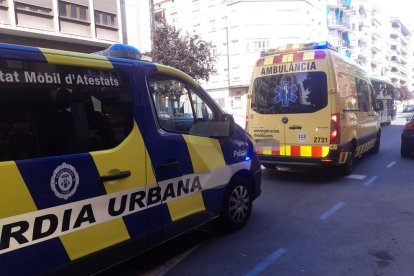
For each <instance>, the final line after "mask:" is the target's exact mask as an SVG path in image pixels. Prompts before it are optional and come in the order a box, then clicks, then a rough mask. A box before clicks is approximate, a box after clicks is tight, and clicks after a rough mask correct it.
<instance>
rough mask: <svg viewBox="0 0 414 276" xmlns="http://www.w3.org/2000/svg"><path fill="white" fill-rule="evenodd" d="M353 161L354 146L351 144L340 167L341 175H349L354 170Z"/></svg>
mask: <svg viewBox="0 0 414 276" xmlns="http://www.w3.org/2000/svg"><path fill="white" fill-rule="evenodd" d="M354 162H355V147H354V146H353V145H352V146H351V148H350V149H349V155H348V158H347V159H346V162H345V164H343V165H342V166H341V167H340V170H341V173H342V174H343V175H350V174H351V173H352V172H353V171H354Z"/></svg>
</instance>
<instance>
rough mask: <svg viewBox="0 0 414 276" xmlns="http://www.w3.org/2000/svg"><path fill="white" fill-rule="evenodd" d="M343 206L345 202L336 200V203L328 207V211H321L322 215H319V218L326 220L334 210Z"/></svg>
mask: <svg viewBox="0 0 414 276" xmlns="http://www.w3.org/2000/svg"><path fill="white" fill-rule="evenodd" d="M344 206H345V202H338V203H337V204H335V206H334V207H332V208H331V209H329V210H328V211H326V212H325V213H323V214H322V216H320V217H319V219H321V220H326V219H328V218H330V217H331V216H332V215H333V214H334V213H335V212H336V211H338V210H339V209H341V208H342V207H344Z"/></svg>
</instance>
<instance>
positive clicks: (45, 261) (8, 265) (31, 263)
mask: <svg viewBox="0 0 414 276" xmlns="http://www.w3.org/2000/svg"><path fill="white" fill-rule="evenodd" d="M69 261H70V259H69V257H68V255H67V254H66V251H65V249H64V247H63V246H62V243H61V242H60V240H59V238H55V239H51V240H48V241H44V242H41V243H38V244H34V245H30V246H27V247H24V248H21V249H18V250H14V251H11V252H8V253H5V254H2V255H0V264H2V265H0V275H39V274H41V273H44V272H46V271H52V270H55V269H57V268H60V267H62V266H65V265H67V264H68V263H69Z"/></svg>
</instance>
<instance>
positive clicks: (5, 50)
mask: <svg viewBox="0 0 414 276" xmlns="http://www.w3.org/2000/svg"><path fill="white" fill-rule="evenodd" d="M0 59H12V60H22V61H30V62H45V63H46V62H47V60H46V58H45V56H44V55H43V54H42V52H41V51H40V50H39V49H38V48H35V47H28V46H20V45H12V44H5V43H0Z"/></svg>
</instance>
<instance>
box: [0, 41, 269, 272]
mask: <svg viewBox="0 0 414 276" xmlns="http://www.w3.org/2000/svg"><path fill="white" fill-rule="evenodd" d="M0 176H1V178H0V183H1V186H0V263H1V264H2V265H1V266H0V274H1V275H33V274H43V273H53V272H59V271H60V270H61V269H63V270H64V271H66V272H67V271H74V270H77V269H82V270H81V271H82V272H83V273H85V274H89V273H93V272H96V271H97V270H99V269H102V267H99V266H109V265H113V264H115V263H117V262H120V261H122V260H124V259H125V258H127V257H130V256H131V255H133V254H137V253H138V252H141V251H142V250H145V249H148V248H150V247H153V246H155V245H158V244H160V243H162V242H164V241H166V240H168V239H171V238H172V237H174V236H176V235H178V234H180V233H183V232H185V231H187V230H189V229H191V228H194V227H197V226H200V225H201V224H204V223H206V222H208V221H210V220H212V219H215V218H218V221H219V222H221V224H222V225H223V227H224V229H225V230H228V231H231V230H236V229H238V228H240V227H242V226H243V225H244V224H245V223H246V221H247V220H248V218H249V215H250V212H251V209H252V201H253V200H254V199H255V198H257V197H258V195H259V194H260V182H261V176H260V164H259V160H258V157H257V154H256V150H255V149H254V141H253V139H252V138H250V137H249V136H248V135H247V134H246V133H245V131H244V130H243V129H242V128H240V127H238V126H237V125H236V124H235V123H234V120H233V118H232V117H231V116H230V115H228V114H225V113H223V111H222V110H221V109H220V108H219V107H218V105H217V104H216V103H215V102H214V101H213V100H212V99H211V98H210V97H209V96H208V95H207V93H206V92H205V91H204V90H203V89H202V88H201V87H200V86H199V84H198V83H197V82H196V81H194V80H193V79H192V78H191V77H189V76H188V75H186V74H185V73H183V72H181V71H179V70H176V69H174V68H171V67H168V66H163V65H158V64H155V63H151V62H146V61H142V60H140V53H139V51H138V50H136V49H135V48H133V47H130V46H127V45H114V46H112V47H110V48H109V49H108V50H106V51H103V52H101V53H100V55H97V54H91V55H88V54H81V53H73V52H66V51H59V50H51V49H43V48H32V47H25V46H16V45H7V44H0ZM95 258H98V260H100V261H99V262H96V261H95ZM91 260H94V261H93V262H91ZM96 265H98V266H96Z"/></svg>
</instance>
